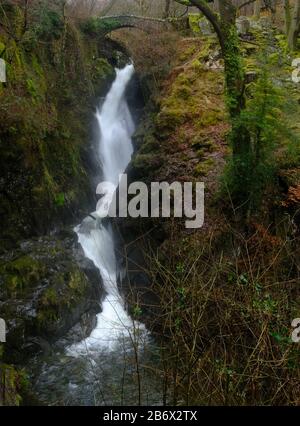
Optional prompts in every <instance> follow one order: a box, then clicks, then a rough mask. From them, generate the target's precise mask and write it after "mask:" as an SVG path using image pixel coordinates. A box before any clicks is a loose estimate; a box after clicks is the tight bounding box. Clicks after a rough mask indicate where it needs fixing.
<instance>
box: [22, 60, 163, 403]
mask: <svg viewBox="0 0 300 426" xmlns="http://www.w3.org/2000/svg"><path fill="white" fill-rule="evenodd" d="M133 74H134V67H133V65H132V64H129V65H127V66H125V67H124V68H123V69H117V70H116V79H115V81H114V82H113V84H112V86H111V89H110V91H109V93H108V94H107V96H106V99H105V101H104V103H103V105H102V106H101V108H99V109H98V110H97V113H96V118H97V122H98V124H99V128H100V135H101V136H100V140H99V146H98V154H99V160H100V163H101V167H102V174H103V181H105V182H110V183H113V184H114V185H118V182H119V174H121V173H123V172H124V171H125V169H126V167H127V166H128V164H129V162H130V160H131V156H132V154H133V146H132V136H133V133H134V131H135V125H134V122H133V119H132V116H131V113H130V110H129V107H128V104H127V101H126V98H125V90H126V87H127V85H128V83H129V81H130V79H131V78H132V76H133ZM93 217H95V218H96V220H95V219H93ZM75 232H76V234H77V236H78V242H79V243H80V245H81V246H82V248H83V250H84V254H85V256H86V257H87V258H89V259H90V260H91V261H93V263H94V264H95V266H96V267H97V268H98V269H99V271H100V274H101V278H102V280H103V287H104V289H105V293H106V294H105V296H104V300H103V301H102V303H101V309H102V310H101V312H100V313H99V314H98V315H97V321H96V326H95V328H94V329H93V330H92V332H91V334H90V335H89V336H88V337H87V338H85V339H84V340H82V341H80V342H75V343H72V344H70V343H66V342H68V340H66V339H65V340H62V341H61V342H58V343H57V344H56V346H55V347H54V350H53V352H52V353H51V354H50V355H43V356H42V357H40V356H39V357H37V358H36V359H35V360H34V361H33V362H32V365H31V366H30V370H31V377H32V379H33V383H34V391H35V393H36V394H37V396H38V398H39V400H40V401H41V402H42V403H44V404H47V405H139V404H142V405H156V404H160V403H161V399H162V396H161V391H162V389H160V388H161V385H160V381H159V375H157V374H154V370H155V369H157V368H158V365H159V352H158V350H157V348H156V346H155V344H154V342H153V339H152V338H151V336H150V334H149V333H148V332H147V330H146V327H145V326H144V324H142V323H140V322H137V321H135V320H133V319H132V318H131V317H130V316H129V314H128V313H127V311H126V306H125V304H124V300H123V298H122V296H121V295H120V293H119V289H118V284H117V283H118V277H119V275H120V273H121V271H119V270H118V267H117V265H118V262H117V259H116V256H115V242H114V234H113V230H112V227H111V225H110V224H108V225H103V224H102V223H101V219H100V218H98V217H97V212H92V214H91V216H88V217H87V218H85V219H84V221H83V222H82V223H81V224H80V225H78V226H77V227H76V228H75ZM100 302H101V301H100ZM100 302H99V303H100Z"/></svg>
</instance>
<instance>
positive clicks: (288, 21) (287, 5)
mask: <svg viewBox="0 0 300 426" xmlns="http://www.w3.org/2000/svg"><path fill="white" fill-rule="evenodd" d="M284 14H285V33H286V35H287V37H288V36H289V33H290V28H291V22H292V16H291V5H290V0H284Z"/></svg>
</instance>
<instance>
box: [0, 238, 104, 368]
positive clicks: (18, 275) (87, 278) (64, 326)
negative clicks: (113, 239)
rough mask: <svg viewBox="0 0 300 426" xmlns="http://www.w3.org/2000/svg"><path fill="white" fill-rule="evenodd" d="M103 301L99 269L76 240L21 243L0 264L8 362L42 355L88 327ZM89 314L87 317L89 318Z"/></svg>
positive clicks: (1, 310) (0, 308) (0, 303)
mask: <svg viewBox="0 0 300 426" xmlns="http://www.w3.org/2000/svg"><path fill="white" fill-rule="evenodd" d="M103 297H104V290H103V285H102V280H101V277H100V273H99V271H98V269H96V267H95V266H94V264H93V263H92V262H91V261H89V260H88V259H87V258H86V257H85V256H84V253H83V250H82V249H81V247H80V246H79V244H78V243H77V238H76V235H75V234H74V233H73V235H72V236H70V237H67V238H65V239H59V238H58V237H57V236H51V237H41V238H37V239H32V240H28V241H24V242H23V243H21V244H20V246H19V247H18V248H17V249H16V250H14V251H12V252H9V253H6V254H3V255H2V256H1V258H0V316H1V317H2V318H3V319H4V320H5V321H6V325H7V342H6V344H5V356H6V357H9V359H8V362H22V361H23V360H24V358H26V357H27V356H30V355H32V354H34V353H35V352H38V351H40V350H42V351H43V352H49V350H50V349H49V348H50V347H51V344H52V343H53V342H55V341H56V340H58V339H59V338H60V337H62V336H63V335H64V334H65V333H67V332H68V331H69V330H70V329H71V328H72V327H74V326H75V325H76V324H77V323H79V322H80V321H81V319H82V318H83V319H84V323H85V324H84V329H86V330H89V329H90V328H91V327H90V326H89V325H88V324H87V318H88V319H89V322H90V323H91V324H92V323H93V322H94V318H95V316H96V313H98V312H99V311H100V310H101V300H102V298H103ZM87 313H88V314H91V315H88V316H87Z"/></svg>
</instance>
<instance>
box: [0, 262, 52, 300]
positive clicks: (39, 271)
mask: <svg viewBox="0 0 300 426" xmlns="http://www.w3.org/2000/svg"><path fill="white" fill-rule="evenodd" d="M0 274H1V276H3V280H4V287H5V288H6V290H7V291H8V293H9V294H10V295H13V294H16V293H22V292H24V291H26V289H27V288H28V287H32V286H33V285H35V284H36V283H37V282H38V281H39V280H40V279H41V278H42V277H43V276H44V274H45V267H44V265H42V264H41V263H40V262H39V261H38V260H36V259H33V258H32V257H31V256H22V257H19V258H17V259H16V260H13V261H11V262H8V263H6V264H4V265H2V266H0Z"/></svg>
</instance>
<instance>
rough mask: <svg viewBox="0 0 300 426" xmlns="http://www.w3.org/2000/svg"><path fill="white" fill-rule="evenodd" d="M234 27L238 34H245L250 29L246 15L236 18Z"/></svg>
mask: <svg viewBox="0 0 300 426" xmlns="http://www.w3.org/2000/svg"><path fill="white" fill-rule="evenodd" d="M236 27H237V32H238V34H239V35H246V34H248V33H249V31H250V27H251V24H250V20H249V19H248V18H247V17H246V16H240V17H239V18H237V20H236Z"/></svg>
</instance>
